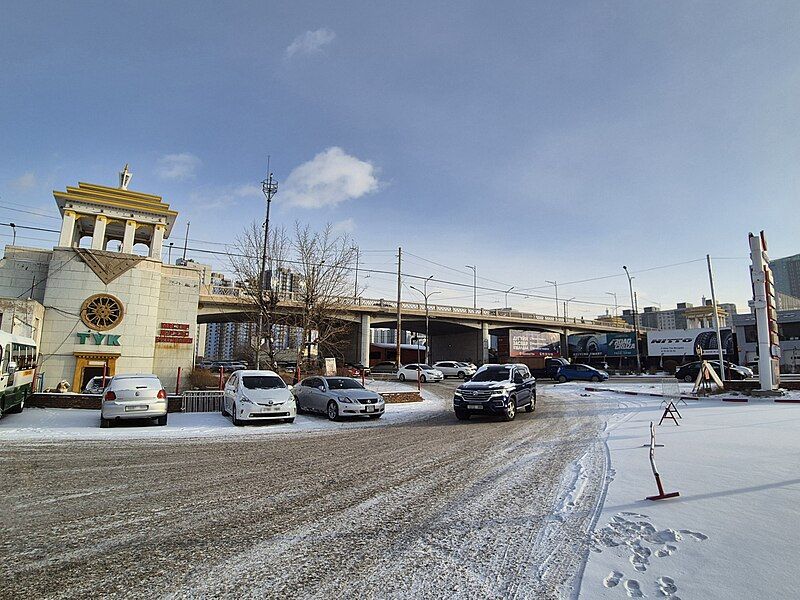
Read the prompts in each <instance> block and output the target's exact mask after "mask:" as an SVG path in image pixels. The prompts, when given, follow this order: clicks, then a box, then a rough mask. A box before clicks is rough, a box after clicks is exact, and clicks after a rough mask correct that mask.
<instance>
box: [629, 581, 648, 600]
mask: <svg viewBox="0 0 800 600" xmlns="http://www.w3.org/2000/svg"><path fill="white" fill-rule="evenodd" d="M625 591H626V592H628V598H644V594H643V593H642V588H641V586H640V585H639V582H638V581H636V580H635V579H626V580H625Z"/></svg>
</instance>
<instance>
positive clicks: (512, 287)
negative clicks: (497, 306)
mask: <svg viewBox="0 0 800 600" xmlns="http://www.w3.org/2000/svg"><path fill="white" fill-rule="evenodd" d="M514 287H515V286H513V285H512V286H511V287H510V288H508V289H507V290H506V308H510V306H509V305H508V292H510V291H511V290H513V289H514Z"/></svg>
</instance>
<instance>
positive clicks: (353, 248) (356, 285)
mask: <svg viewBox="0 0 800 600" xmlns="http://www.w3.org/2000/svg"><path fill="white" fill-rule="evenodd" d="M351 250H355V251H356V283H355V286H354V287H353V304H357V303H358V257H359V254H360V252H359V250H358V246H353V247H352V248H351Z"/></svg>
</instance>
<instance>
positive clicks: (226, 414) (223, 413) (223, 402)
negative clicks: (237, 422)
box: [222, 400, 230, 417]
mask: <svg viewBox="0 0 800 600" xmlns="http://www.w3.org/2000/svg"><path fill="white" fill-rule="evenodd" d="M222 416H223V417H229V416H230V415H229V414H228V411H227V410H225V400H223V401H222Z"/></svg>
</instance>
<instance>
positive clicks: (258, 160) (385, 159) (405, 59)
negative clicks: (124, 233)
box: [0, 0, 800, 318]
mask: <svg viewBox="0 0 800 600" xmlns="http://www.w3.org/2000/svg"><path fill="white" fill-rule="evenodd" d="M798 107H800V4H798V3H797V2H702V3H698V2H598V1H594V2H570V3H560V2H530V1H526V2H511V1H509V2H500V3H494V4H490V3H485V2H466V1H465V2H449V3H431V2H380V1H374V0H373V1H371V2H336V3H330V2H302V1H293V2H263V1H262V2H227V3H218V2H203V1H193V2H137V3H117V2H108V1H104V2H27V3H12V4H9V5H7V6H6V7H5V8H4V10H3V13H2V17H0V115H2V117H0V222H2V223H8V222H10V221H13V222H15V223H17V224H26V225H31V226H38V227H42V228H58V226H59V221H58V219H57V217H58V213H57V212H56V210H55V203H54V201H53V197H52V191H53V190H54V189H62V190H63V189H64V188H65V187H66V186H68V185H76V183H77V182H78V181H86V182H92V183H100V184H105V185H116V184H117V173H118V171H119V170H120V169H121V168H122V166H123V165H124V164H125V163H129V164H130V170H131V171H132V172H133V180H132V182H131V185H130V188H131V189H134V190H139V191H143V192H148V193H154V194H159V195H161V196H163V197H164V199H165V201H166V202H169V203H170V204H171V206H172V207H173V208H174V209H176V210H178V211H179V213H180V215H179V217H178V221H177V223H176V226H175V229H174V232H173V235H172V239H171V240H170V241H173V242H174V243H175V245H176V246H179V245H182V241H183V240H182V237H183V232H184V230H185V226H186V222H187V221H191V226H190V233H189V238H190V240H191V241H190V243H189V247H190V248H196V249H213V250H220V249H224V245H223V244H225V243H230V242H231V241H232V240H233V239H234V238H235V237H236V235H238V234H239V233H240V232H241V231H242V230H243V229H244V227H245V226H246V225H247V224H248V223H250V222H252V221H253V220H255V219H263V213H264V208H265V203H264V199H263V196H262V195H261V190H260V181H261V180H262V179H264V176H265V174H266V169H267V157H268V156H269V157H270V161H271V170H272V171H273V173H274V176H275V178H276V179H277V181H278V185H279V188H278V193H277V195H276V196H275V198H274V200H273V203H272V215H271V226H273V225H274V226H283V227H286V228H288V229H291V228H292V227H293V226H294V223H295V222H300V223H304V224H305V223H308V224H310V225H311V226H312V227H314V228H317V229H319V228H322V227H324V226H325V225H326V224H327V223H331V224H333V225H334V227H335V228H336V229H337V231H340V232H342V233H346V234H348V235H350V236H352V237H353V240H354V242H355V243H356V244H357V245H358V246H359V248H361V250H362V252H361V259H360V266H361V268H362V273H361V275H360V283H361V284H363V285H365V286H366V289H365V290H364V292H363V294H364V295H365V296H368V297H376V298H378V297H385V298H393V297H394V296H395V295H396V283H395V280H394V278H393V277H392V276H391V275H390V274H388V273H381V272H380V271H388V272H391V271H393V270H396V254H397V248H398V247H401V246H402V248H403V252H404V255H405V257H404V258H405V260H404V264H403V271H404V273H407V274H409V275H416V276H419V277H423V278H424V277H428V276H429V275H433V276H434V280H433V281H432V282H431V283H429V284H428V289H429V290H431V291H437V292H438V295H437V296H433V297H432V301H434V300H435V301H437V302H440V303H450V304H457V305H471V303H472V289H471V284H472V271H471V270H470V269H468V268H466V267H465V265H467V264H469V265H475V266H476V267H477V272H478V277H479V279H478V285H479V286H480V288H490V289H479V290H478V303H479V304H480V305H483V306H485V307H487V308H499V307H502V306H505V305H506V299H505V295H504V294H503V293H499V292H497V291H492V290H499V289H508V288H509V287H511V286H514V289H513V290H512V291H511V293H510V295H509V300H508V304H510V305H511V306H513V307H514V308H518V309H520V310H531V311H537V312H550V313H553V312H555V299H554V292H555V289H554V286H552V285H550V284H547V283H546V282H547V281H557V282H559V286H558V294H559V305H560V306H559V310H560V311H563V301H564V300H566V299H568V298H574V300H572V301H571V302H570V304H569V314H570V316H585V317H587V318H589V317H593V316H596V315H598V314H603V313H605V312H606V311H607V310H608V311H610V312H613V311H614V304H615V302H616V304H618V305H619V306H620V310H621V308H622V307H624V305H630V294H629V288H628V281H627V279H626V277H625V275H624V272H623V270H622V265H627V266H628V267H629V269H630V271H631V273H632V274H633V275H634V280H633V286H634V289H635V290H636V291H637V294H638V298H639V307H640V308H641V307H643V306H650V305H653V306H659V305H660V306H661V307H662V308H665V309H666V308H670V307H674V304H675V303H676V302H681V301H688V302H693V303H694V304H699V303H700V302H701V297H702V296H710V289H709V282H708V272H707V267H706V263H705V260H704V259H705V256H706V254H710V255H711V256H712V257H713V259H714V270H715V276H716V281H715V284H716V289H717V296H718V301H720V302H735V303H737V304H738V305H739V307H740V310H745V311H746V310H747V300H748V299H749V296H750V283H749V274H748V260H747V256H748V245H747V234H748V232H750V231H752V232H758V231H759V230H761V229H764V230H765V231H766V235H767V240H768V242H769V253H770V255H771V256H774V257H779V256H786V255H789V254H795V253H797V252H800V244H799V243H798V238H797V234H796V232H797V231H798V225H799V224H800V211H798V210H797V208H798V193H799V192H800V111H798ZM20 211H28V212H20ZM28 213H37V214H28ZM17 233H18V243H19V244H22V243H23V242H24V243H25V244H26V245H44V246H48V245H52V242H53V241H54V240H55V238H56V236H55V234H49V233H47V232H33V231H25V232H24V233H23V231H22V230H18V231H17ZM22 238H27V239H25V240H23V239H22ZM10 241H11V239H10V228H9V227H7V226H0V243H2V244H7V243H10ZM188 255H189V256H190V257H191V258H194V259H196V260H198V261H204V262H209V263H211V264H212V265H213V266H214V267H215V268H217V269H219V270H225V269H229V265H228V261H227V259H225V258H224V257H220V256H217V255H209V254H203V253H201V252H197V251H194V250H192V251H189V253H188ZM174 258H175V256H173V260H174ZM670 265H671V266H670ZM661 267H663V268H661ZM369 270H372V271H376V272H372V273H368V272H367V271H369ZM367 275H369V277H367ZM598 278H599V279H598ZM442 280H446V281H448V282H453V283H455V284H458V285H453V283H443V282H442ZM584 280H592V281H584ZM419 281H420V280H415V279H413V278H411V277H408V278H406V280H405V283H404V289H403V297H404V299H406V300H413V299H417V298H419V294H418V293H417V292H415V291H414V290H412V289H410V287H409V286H410V285H415V287H417V286H418V285H419ZM576 281H583V283H571V282H576ZM614 294H616V300H615V299H614ZM526 296H527V297H526Z"/></svg>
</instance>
